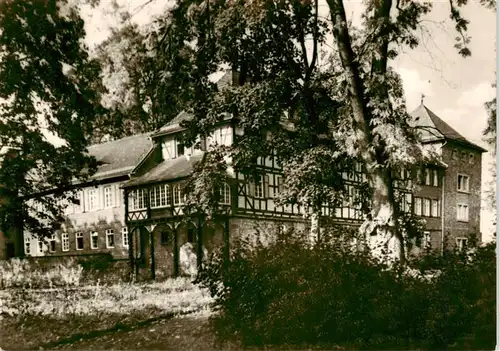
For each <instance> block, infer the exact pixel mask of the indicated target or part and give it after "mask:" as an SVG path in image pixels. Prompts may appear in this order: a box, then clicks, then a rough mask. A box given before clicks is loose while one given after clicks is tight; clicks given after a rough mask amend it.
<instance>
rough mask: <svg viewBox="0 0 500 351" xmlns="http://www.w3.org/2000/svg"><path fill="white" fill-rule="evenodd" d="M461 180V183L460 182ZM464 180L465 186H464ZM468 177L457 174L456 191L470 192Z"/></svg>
mask: <svg viewBox="0 0 500 351" xmlns="http://www.w3.org/2000/svg"><path fill="white" fill-rule="evenodd" d="M460 178H462V181H460ZM464 180H465V184H464ZM469 189H470V177H469V176H468V175H467V174H463V173H459V174H458V175H457V191H460V192H462V193H468V192H469V191H470V190H469Z"/></svg>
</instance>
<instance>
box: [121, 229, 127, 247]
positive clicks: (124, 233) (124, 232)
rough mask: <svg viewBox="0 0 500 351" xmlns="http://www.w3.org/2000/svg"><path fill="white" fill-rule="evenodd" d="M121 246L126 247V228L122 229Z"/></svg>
mask: <svg viewBox="0 0 500 351" xmlns="http://www.w3.org/2000/svg"><path fill="white" fill-rule="evenodd" d="M122 245H123V247H128V228H127V227H123V228H122Z"/></svg>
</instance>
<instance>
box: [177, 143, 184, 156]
mask: <svg viewBox="0 0 500 351" xmlns="http://www.w3.org/2000/svg"><path fill="white" fill-rule="evenodd" d="M182 155H184V144H183V143H181V142H180V141H177V157H180V156H182Z"/></svg>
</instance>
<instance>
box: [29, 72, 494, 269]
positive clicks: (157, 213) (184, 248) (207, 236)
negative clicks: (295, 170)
mask: <svg viewBox="0 0 500 351" xmlns="http://www.w3.org/2000/svg"><path fill="white" fill-rule="evenodd" d="M230 79H231V74H230V73H229V74H226V75H225V76H223V77H222V79H221V81H222V82H224V81H225V82H226V83H227V82H228V81H230ZM412 115H413V117H414V120H415V124H416V125H418V126H420V127H425V128H422V130H423V132H422V135H421V137H422V142H423V143H424V144H425V145H428V147H432V148H434V149H435V150H437V151H438V152H439V153H440V154H441V159H440V161H439V162H437V163H436V164H434V165H428V166H427V167H425V168H422V169H420V170H414V171H413V172H417V173H418V174H411V173H410V172H409V171H406V170H405V171H402V172H401V173H400V174H394V187H395V190H396V194H397V196H398V198H399V210H401V211H404V212H412V213H414V214H415V215H417V216H420V217H422V218H424V219H425V220H426V231H425V233H424V243H423V244H424V247H431V248H433V249H437V250H442V249H443V247H444V245H445V244H447V245H449V246H452V247H453V246H458V247H463V246H464V245H466V240H467V236H468V235H469V234H471V233H476V234H478V233H479V220H480V193H481V154H482V152H484V151H485V150H484V149H482V148H481V147H479V146H477V145H475V144H473V143H470V142H469V141H467V140H466V139H465V138H464V137H463V136H461V135H460V134H459V133H457V132H456V131H455V130H454V129H453V128H451V127H450V126H449V125H448V124H446V123H445V122H444V121H442V120H441V119H440V118H439V117H437V116H436V115H435V114H434V113H432V112H431V111H430V110H428V109H427V108H426V107H425V106H423V105H422V106H419V107H418V108H417V109H416V110H415V111H414V112H412ZM189 118H191V116H190V115H189V114H187V113H185V112H182V113H180V114H179V115H178V116H177V117H176V118H174V119H173V120H172V121H171V122H170V123H168V124H167V125H165V126H163V127H162V128H160V129H159V130H157V131H155V132H154V133H151V134H150V135H145V134H142V135H136V136H132V137H127V138H124V139H120V140H116V141H113V142H110V143H104V144H100V145H96V146H92V147H91V148H90V149H89V151H90V153H91V154H92V155H94V156H96V158H97V160H98V162H99V163H100V166H99V170H98V172H97V174H96V175H94V177H93V182H92V183H89V184H82V185H79V187H80V190H81V191H80V199H81V201H80V204H79V205H74V206H70V207H69V208H68V209H67V211H68V213H67V219H66V221H65V223H64V224H63V226H62V229H61V230H60V231H58V232H56V233H54V236H53V237H52V238H49V239H48V241H45V242H41V241H38V240H37V239H35V238H32V237H30V236H29V233H25V237H24V240H25V253H26V254H28V255H32V256H36V255H47V254H49V255H70V254H82V253H87V254H88V253H99V252H111V253H112V254H113V255H114V256H115V257H126V256H127V257H128V259H129V260H130V263H131V265H132V268H133V271H134V272H135V273H136V274H138V275H142V274H145V275H146V276H150V277H153V278H154V277H165V276H171V275H178V274H182V273H185V272H187V271H189V267H186V266H185V265H186V262H187V261H189V257H191V258H192V257H195V265H196V266H199V265H200V264H201V263H202V260H203V259H204V257H206V256H207V255H209V254H210V253H211V252H212V251H213V250H215V249H216V248H221V247H222V248H224V252H225V254H226V255H228V254H229V247H230V246H231V244H232V241H233V240H234V239H236V238H240V237H242V236H247V235H250V236H252V234H254V233H256V232H260V233H265V232H267V233H274V232H275V230H276V229H277V227H281V225H282V224H285V223H286V224H288V225H293V226H296V227H299V228H303V229H305V228H306V226H307V224H308V223H307V221H305V220H304V209H303V208H301V207H300V206H298V205H287V206H281V205H277V204H276V202H275V201H274V200H275V198H276V196H277V194H279V193H280V192H281V191H282V189H283V185H284V179H283V176H282V170H281V168H280V166H279V165H278V164H277V162H276V160H275V159H274V158H273V157H265V158H259V159H258V160H257V164H256V168H257V169H258V170H259V171H260V174H261V176H260V181H255V179H253V178H246V176H245V175H243V174H241V173H239V172H237V171H235V170H234V169H232V168H231V167H229V168H228V171H227V172H228V173H227V181H226V183H225V184H223V186H222V187H220V188H219V189H217V191H218V192H219V194H218V195H219V196H218V198H219V206H220V210H221V211H220V212H219V214H218V215H217V216H215V217H214V218H213V219H212V220H210V221H207V219H206V218H205V215H203V214H197V215H192V216H191V217H190V218H189V220H188V219H187V218H186V216H185V215H184V213H183V205H184V202H185V197H184V185H185V184H186V181H187V180H188V179H190V177H191V176H192V174H193V170H194V166H195V164H196V163H197V162H199V161H201V160H203V157H204V155H205V153H206V150H210V148H211V147H212V145H215V144H217V145H227V146H229V145H231V144H232V143H233V142H234V141H235V140H236V139H237V138H242V137H244V135H242V132H241V130H240V129H239V128H237V127H236V126H235V124H234V121H233V120H231V119H230V118H227V119H225V120H223V121H221V122H220V123H219V124H218V125H216V126H215V127H214V128H213V130H212V131H211V133H209V135H207V136H206V137H204V138H202V139H200V140H198V141H199V143H197V145H198V147H197V148H196V147H186V146H185V145H184V144H183V143H182V139H181V133H182V132H183V128H182V127H181V122H182V121H183V120H186V119H189ZM430 130H431V131H432V132H429V131H430ZM342 177H343V178H344V181H345V186H346V189H345V190H346V194H347V195H348V196H344V197H343V201H341V202H340V203H336V204H324V206H323V208H322V211H321V218H320V222H321V221H322V220H323V219H329V220H331V221H334V222H335V223H338V224H345V225H355V226H356V225H359V224H360V223H361V221H362V220H363V218H362V213H361V208H360V204H359V201H357V197H358V193H357V192H358V189H357V185H359V183H360V182H363V181H365V180H366V174H364V172H363V169H362V167H361V166H360V165H358V166H356V168H355V169H354V170H353V172H350V173H344V174H342ZM414 181H416V182H417V183H418V184H417V185H418V187H417V189H418V190H416V191H414V190H412V189H413V188H414V187H413V186H414V185H415V184H413V182H414ZM446 238H448V239H447V240H448V241H447V242H446Z"/></svg>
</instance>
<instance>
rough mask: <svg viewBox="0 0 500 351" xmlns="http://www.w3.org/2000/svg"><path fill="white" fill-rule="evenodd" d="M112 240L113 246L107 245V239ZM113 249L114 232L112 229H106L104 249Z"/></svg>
mask: <svg viewBox="0 0 500 351" xmlns="http://www.w3.org/2000/svg"><path fill="white" fill-rule="evenodd" d="M110 237H112V238H113V244H112V245H110V244H109V238H110ZM114 247H115V231H114V230H113V229H106V249H114Z"/></svg>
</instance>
